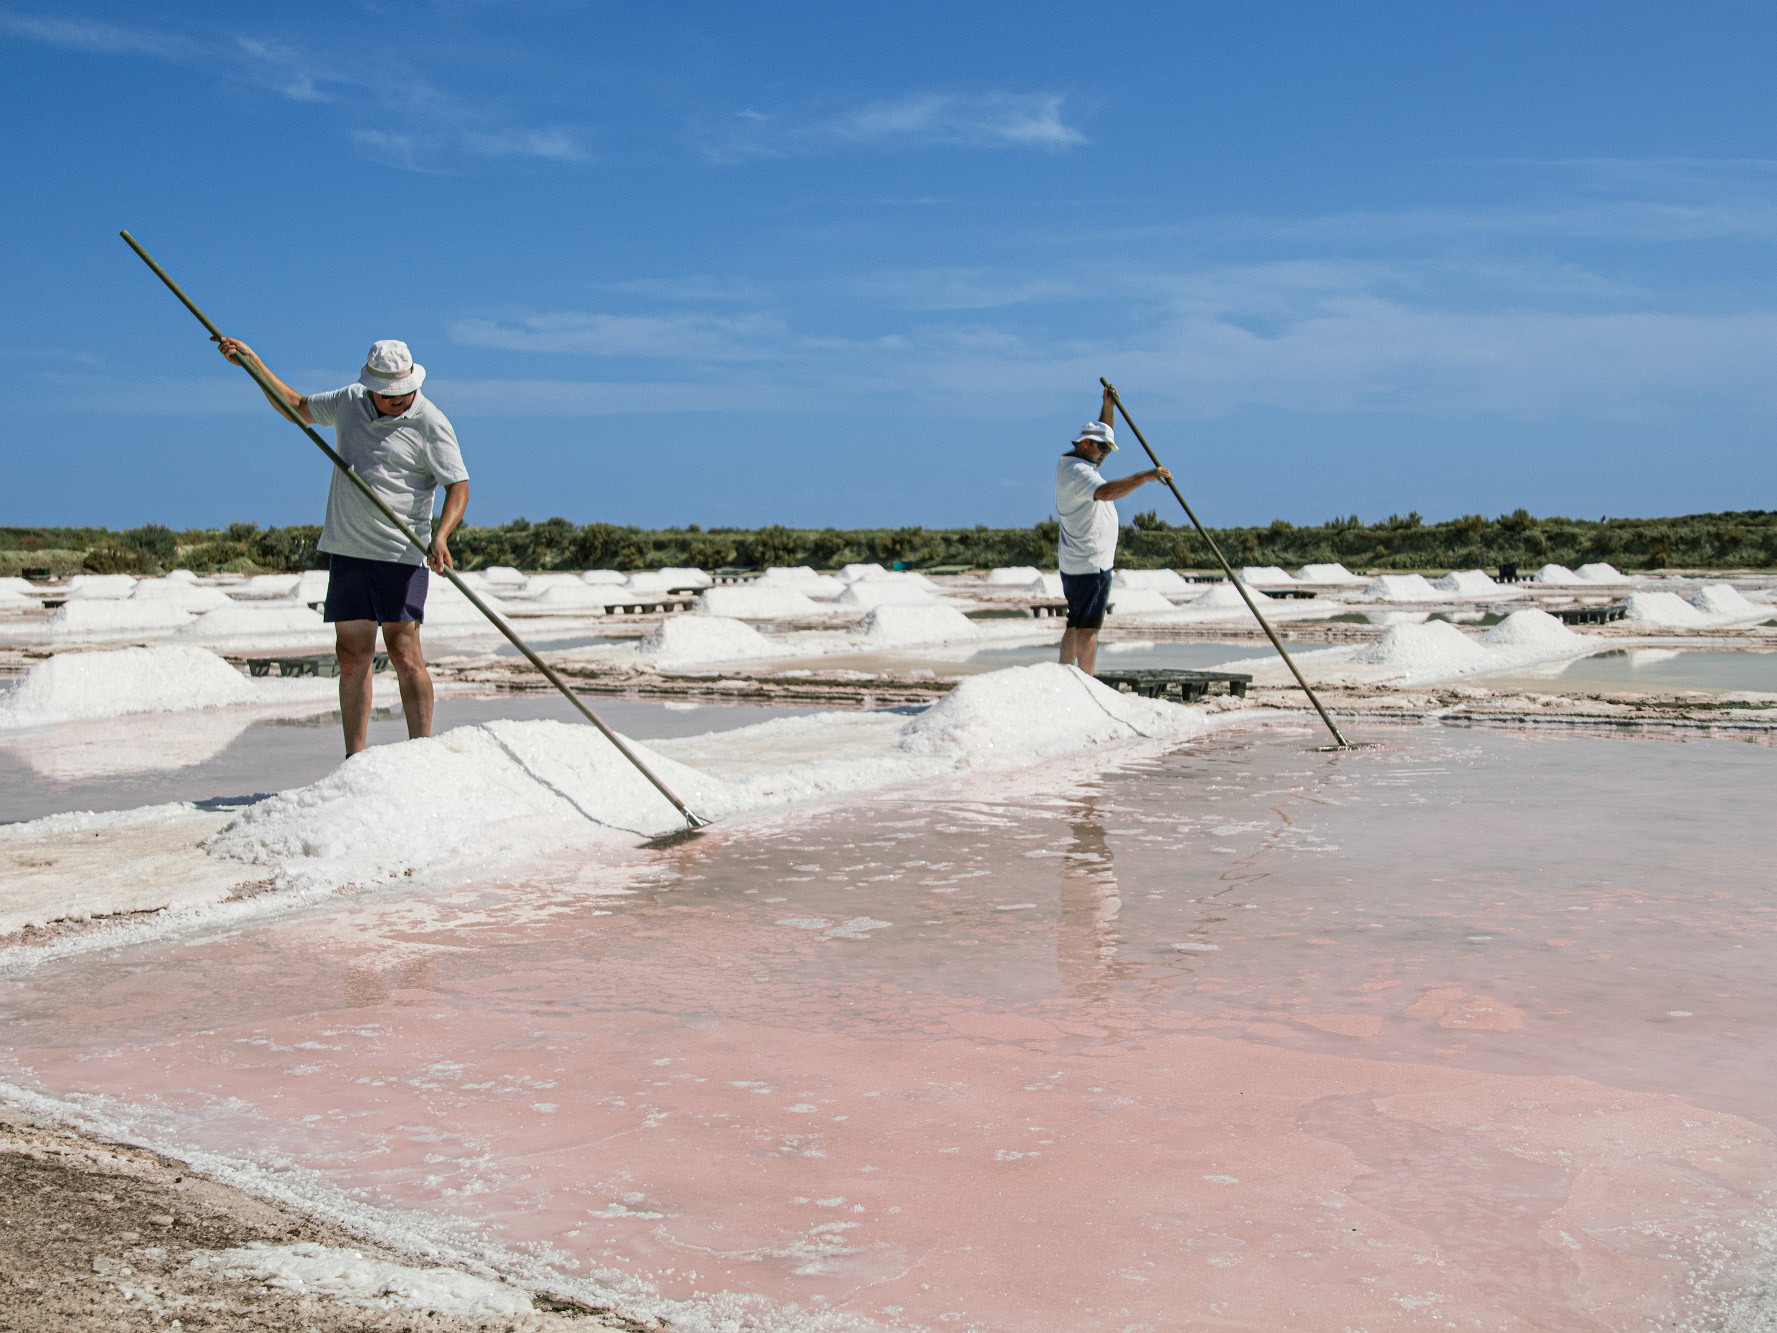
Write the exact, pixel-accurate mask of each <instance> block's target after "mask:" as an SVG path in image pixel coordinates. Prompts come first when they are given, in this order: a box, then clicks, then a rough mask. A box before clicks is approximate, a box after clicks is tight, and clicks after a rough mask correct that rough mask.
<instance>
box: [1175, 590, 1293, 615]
mask: <svg viewBox="0 0 1777 1333" xmlns="http://www.w3.org/2000/svg"><path fill="white" fill-rule="evenodd" d="M1246 591H1247V595H1248V596H1249V597H1251V598H1252V599H1253V601H1255V602H1260V603H1263V602H1274V601H1276V600H1277V599H1276V598H1275V597H1267V596H1266V595H1265V594H1264V593H1262V592H1260V591H1259V590H1258V589H1257V588H1248V589H1247V590H1246ZM1186 605H1187V606H1189V607H1190V608H1191V609H1192V610H1193V611H1227V610H1235V609H1238V610H1241V611H1244V610H1246V603H1245V602H1243V601H1242V600H1241V599H1240V592H1239V590H1238V589H1236V588H1235V587H1234V585H1233V584H1231V583H1218V584H1216V585H1215V586H1213V587H1212V588H1210V590H1209V591H1208V592H1206V593H1204V594H1203V595H1202V596H1200V597H1193V598H1192V599H1191V600H1190V601H1189V602H1187V603H1186Z"/></svg>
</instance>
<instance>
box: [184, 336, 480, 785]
mask: <svg viewBox="0 0 1777 1333" xmlns="http://www.w3.org/2000/svg"><path fill="white" fill-rule="evenodd" d="M217 342H218V345H219V346H220V347H221V349H222V355H223V356H225V357H227V358H228V360H229V361H231V362H233V363H234V364H236V365H241V364H243V363H244V361H246V360H249V359H250V360H251V362H252V365H253V367H254V368H255V369H257V370H258V372H259V377H262V378H263V383H262V384H261V385H260V387H261V389H262V391H264V392H265V395H266V397H267V398H268V399H270V400H271V403H272V406H273V407H276V408H278V409H279V410H280V412H283V413H286V414H288V415H290V416H293V417H295V418H296V419H297V420H298V421H303V422H307V423H308V424H310V425H314V426H331V427H333V431H334V435H335V438H336V440H337V448H338V451H339V453H340V454H341V455H342V456H343V457H344V458H345V460H346V462H347V463H349V464H351V467H352V470H353V471H354V472H356V473H357V474H358V475H359V476H360V477H362V478H363V479H364V480H365V481H366V482H368V483H369V484H370V486H371V487H372V488H373V489H374V490H375V491H376V493H377V494H378V495H380V496H382V497H383V499H384V501H385V502H386V503H387V504H388V505H389V507H390V508H391V509H393V510H394V511H395V513H396V514H397V515H399V516H400V517H401V518H402V519H403V520H404V521H405V522H406V523H407V525H408V526H409V527H410V528H412V529H413V531H414V534H415V535H416V536H417V537H419V539H420V541H421V542H424V543H428V544H429V550H428V551H427V553H426V555H425V557H424V558H423V559H422V557H421V555H420V553H419V551H418V550H417V549H416V548H415V547H414V545H413V544H412V543H411V542H409V541H408V540H407V538H406V537H405V536H404V535H403V534H402V532H401V530H400V529H399V528H397V527H396V526H395V525H394V524H392V523H390V522H389V521H388V519H386V518H385V517H384V516H383V515H382V514H381V513H379V512H378V511H377V508H376V506H375V505H373V504H371V502H370V501H369V500H367V499H365V497H364V496H363V495H362V494H361V493H360V492H359V490H358V489H357V487H355V486H353V485H352V484H351V482H350V481H349V480H348V479H347V478H346V477H345V475H344V474H343V473H341V472H339V471H338V470H335V471H334V473H333V483H332V485H331V487H330V488H329V489H328V492H327V519H326V522H325V524H324V525H323V526H322V528H321V540H320V543H319V546H320V549H321V550H323V551H325V552H326V553H327V555H328V557H329V561H328V569H329V572H328V579H327V608H326V613H325V614H326V618H327V620H328V621H329V622H330V623H331V624H332V625H333V633H334V650H335V652H336V653H337V654H338V656H339V711H340V719H341V722H342V723H343V725H344V727H345V738H346V753H347V754H348V755H353V754H356V753H357V752H358V751H360V750H362V749H363V748H364V746H365V745H366V743H367V742H368V737H369V727H370V700H371V683H370V676H371V664H372V661H373V660H374V658H375V656H376V634H377V630H378V628H379V627H380V628H381V630H382V636H383V644H384V646H385V647H386V648H387V649H388V652H389V661H390V662H391V663H392V664H393V665H394V667H395V676H396V679H397V680H398V681H399V682H400V685H401V710H402V712H403V713H405V714H406V716H407V734H408V736H409V737H418V736H430V735H431V734H432V677H431V675H430V674H429V673H428V672H427V671H426V659H425V655H424V654H423V653H422V652H421V649H420V624H421V623H422V622H423V621H424V620H425V618H426V585H427V581H428V580H427V575H426V568H427V566H428V565H429V566H431V568H433V569H435V570H438V571H440V572H442V571H443V570H445V569H448V568H450V566H451V559H450V548H449V547H448V546H447V545H446V544H445V543H446V541H447V539H448V538H449V537H450V534H451V531H452V529H454V528H455V527H456V526H457V524H458V523H460V522H461V521H462V518H463V511H464V510H465V509H467V508H468V506H469V473H468V472H467V470H465V469H464V467H463V455H462V451H461V450H460V449H458V448H457V435H456V432H455V431H454V430H452V429H451V424H450V422H449V421H448V420H446V419H445V416H444V413H442V412H440V411H439V410H438V409H437V408H436V407H434V406H433V405H432V403H431V402H430V401H429V400H427V399H426V398H425V397H424V396H423V395H422V394H421V393H420V385H421V383H422V382H424V380H425V378H426V368H425V367H424V366H418V365H415V364H414V360H413V355H412V353H410V352H409V351H408V349H407V344H406V343H404V342H398V341H396V340H395V339H393V338H388V339H384V340H383V341H381V342H377V343H374V344H372V345H371V348H370V353H369V355H368V356H366V357H365V359H364V369H363V370H362V371H361V372H360V373H359V375H358V382H357V383H356V384H348V385H346V386H345V388H343V389H335V390H333V391H332V392H331V393H319V394H315V395H313V396H312V397H305V396H303V395H302V394H299V393H297V392H296V391H295V390H294V389H292V388H290V387H289V386H288V385H287V384H285V383H284V382H283V381H282V380H280V379H279V378H278V377H277V376H276V375H273V374H272V373H271V370H270V369H269V368H268V367H267V366H266V364H265V362H263V361H261V360H260V359H259V358H258V356H256V355H255V354H254V352H253V349H252V348H250V347H248V346H247V345H246V344H245V343H243V342H240V341H239V340H238V339H235V338H220V339H218V340H217ZM267 385H269V386H270V388H269V389H268V388H266V386H267ZM274 394H275V395H276V396H275V397H274ZM440 486H442V487H444V513H443V514H442V515H440V516H439V519H438V528H437V531H436V532H434V531H432V501H433V497H434V493H435V491H436V490H437V488H438V487H440Z"/></svg>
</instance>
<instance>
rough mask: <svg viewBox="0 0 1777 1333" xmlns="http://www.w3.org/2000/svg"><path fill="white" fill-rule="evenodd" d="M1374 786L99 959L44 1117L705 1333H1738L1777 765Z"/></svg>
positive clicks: (34, 1031)
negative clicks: (153, 1148)
mask: <svg viewBox="0 0 1777 1333" xmlns="http://www.w3.org/2000/svg"><path fill="white" fill-rule="evenodd" d="M1367 738H1369V739H1374V740H1378V741H1380V742H1381V744H1380V746H1379V747H1378V748H1375V749H1369V750H1363V751H1358V752H1350V753H1343V754H1326V753H1317V752H1315V751H1314V750H1313V749H1312V748H1311V747H1312V746H1313V745H1314V744H1315V739H1314V738H1313V737H1311V736H1309V735H1308V734H1307V733H1305V732H1297V731H1291V732H1253V733H1245V734H1236V735H1224V736H1222V737H1220V738H1219V739H1215V740H1212V741H1209V742H1205V743H1200V744H1196V745H1191V746H1187V747H1184V748H1181V749H1179V750H1177V751H1175V752H1173V753H1172V754H1170V755H1168V756H1165V757H1163V758H1157V759H1149V760H1142V761H1139V762H1134V761H1132V762H1129V763H1127V764H1125V766H1123V767H1122V768H1118V769H1110V770H1108V771H1107V770H1103V769H1088V768H1084V767H1081V768H1076V769H1074V770H1072V772H1071V773H1069V772H1063V771H1051V772H1049V773H1048V774H1047V775H1046V777H1045V778H1044V779H1043V780H1042V781H1041V782H1037V781H1035V780H1034V779H1032V778H1030V777H1028V776H1027V777H1026V778H1025V779H1023V780H1022V785H1021V788H1020V790H1019V794H1012V788H1011V786H1010V785H1009V780H1008V781H1007V783H1006V784H1005V785H1002V786H1000V787H998V788H996V787H994V786H992V785H991V784H990V783H989V780H987V779H980V780H978V781H977V785H975V786H974V787H963V786H956V785H949V786H945V787H944V788H942V789H933V790H930V791H920V792H911V793H906V792H904V793H899V794H896V793H889V794H883V795H876V796H872V797H871V799H870V800H868V801H867V802H856V803H854V804H851V805H845V806H831V807H827V808H826V809H824V810H819V811H805V812H801V813H800V814H798V815H795V816H790V815H786V816H783V817H781V818H776V819H772V820H762V821H757V822H750V823H745V824H736V825H734V826H731V827H728V828H719V829H717V830H715V831H714V832H712V833H711V834H710V835H709V836H706V837H705V838H703V839H701V840H698V841H695V842H692V843H689V844H686V845H685V846H683V847H681V848H679V849H677V850H676V851H673V852H671V853H668V854H663V855H659V856H657V857H654V858H652V859H646V860H642V861H639V862H638V863H636V864H635V865H634V866H632V867H631V868H629V869H627V870H602V871H595V872H594V871H585V870H582V869H581V868H579V867H576V866H573V865H566V864H563V865H558V866H532V867H528V868H527V867H517V866H515V867H514V868H513V871H512V874H511V876H510V877H509V878H507V879H504V880H500V881H498V882H477V883H472V884H464V885H459V886H456V887H449V888H440V887H437V886H433V887H431V888H425V887H416V886H414V885H403V886H402V887H401V888H399V889H389V890H382V891H378V892H375V893H368V894H361V895H356V896H351V897H343V898H336V899H334V900H332V901H330V902H329V903H327V904H326V905H325V907H318V908H309V909H305V910H302V911H300V912H296V913H292V914H291V915H289V916H286V917H283V918H280V919H276V920H272V921H269V922H264V923H259V924H248V925H236V926H233V927H231V928H229V929H227V930H217V931H214V932H210V933H202V934H197V935H191V936H185V937H181V938H178V939H176V940H170V941H167V942H163V943H147V944H140V945H136V946H132V947H129V948H124V949H119V950H115V951H111V952H107V953H103V954H90V955H85V956H77V957H72V958H67V959H63V960H61V961H59V962H54V963H49V964H45V965H43V966H42V967H40V968H39V969H38V970H36V971H35V972H32V973H29V974H24V975H15V976H14V977H12V978H11V979H9V980H7V981H5V982H4V983H3V984H0V992H3V993H4V997H5V998H4V1004H5V1007H6V1012H7V1015H8V1021H7V1025H6V1037H5V1045H4V1047H0V1073H3V1075H4V1077H5V1078H7V1079H8V1080H9V1081H12V1082H14V1083H16V1084H18V1085H21V1086H23V1087H25V1088H29V1089H33V1090H35V1091H38V1092H41V1093H43V1094H46V1095H49V1096H52V1097H56V1098H72V1099H76V1100H78V1101H79V1103H80V1105H81V1106H82V1107H83V1108H84V1109H85V1110H86V1111H87V1112H89V1113H92V1114H97V1115H102V1116H105V1117H107V1118H108V1119H109V1122H110V1123H111V1125H112V1126H113V1128H115V1129H118V1130H128V1129H130V1128H134V1129H135V1130H137V1131H139V1132H141V1133H142V1134H144V1135H146V1136H147V1137H149V1138H151V1139H152V1140H153V1141H155V1142H156V1143H159V1144H162V1145H169V1146H179V1145H183V1146H184V1147H186V1148H188V1149H191V1150H201V1151H206V1152H210V1153H214V1154H220V1155H223V1156H226V1157H231V1158H233V1159H235V1160H236V1161H238V1162H244V1163H256V1164H258V1165H259V1166H261V1167H263V1168H265V1169H266V1170H267V1171H268V1172H269V1173H270V1174H268V1175H266V1176H265V1179H266V1180H267V1181H268V1182H271V1184H270V1185H269V1186H268V1187H270V1188H277V1189H281V1190H286V1191H290V1192H292V1193H293V1194H294V1195H297V1196H302V1197H307V1198H309V1199H310V1200H311V1201H314V1202H317V1203H320V1204H325V1205H328V1206H336V1207H338V1208H340V1209H343V1210H345V1211H347V1212H350V1211H351V1210H353V1209H371V1210H374V1211H373V1213H372V1214H370V1215H371V1216H374V1217H375V1218H378V1219H380V1222H381V1225H383V1226H384V1227H385V1228H386V1229H387V1230H389V1231H390V1232H391V1234H395V1233H403V1232H405V1234H408V1235H421V1234H423V1235H426V1236H429V1237H431V1238H432V1240H433V1241H435V1242H436V1243H438V1244H441V1245H445V1246H446V1247H447V1248H448V1247H449V1246H453V1245H454V1246H457V1247H458V1248H459V1252H473V1251H477V1250H478V1249H480V1250H481V1251H483V1252H486V1253H490V1254H495V1255H496V1257H498V1258H499V1259H500V1262H502V1263H503V1264H505V1265H506V1266H507V1268H508V1269H509V1271H523V1272H526V1273H528V1275H529V1276H530V1278H531V1279H532V1280H544V1279H548V1280H551V1281H553V1284H554V1285H555V1286H557V1287H559V1288H561V1289H563V1290H577V1291H578V1292H579V1293H580V1294H581V1295H582V1296H584V1297H587V1298H592V1299H605V1300H614V1301H616V1302H617V1303H618V1304H619V1305H620V1306H621V1308H623V1309H624V1311H625V1312H627V1313H629V1314H631V1315H633V1316H636V1317H638V1318H639V1317H645V1316H649V1315H654V1316H670V1317H671V1318H672V1319H673V1320H674V1321H675V1322H674V1327H677V1328H682V1329H701V1328H709V1329H714V1328H718V1327H732V1325H727V1324H722V1323H720V1322H719V1320H720V1319H723V1318H729V1317H734V1316H736V1315H737V1314H738V1313H739V1312H741V1311H742V1310H746V1311H749V1312H750V1313H751V1315H752V1316H753V1317H754V1319H755V1320H756V1322H755V1323H753V1324H750V1325H749V1327H754V1328H760V1329H769V1328H785V1329H788V1328H809V1329H813V1328H822V1329H826V1328H852V1327H860V1328H862V1327H891V1328H920V1329H926V1328H952V1327H955V1328H972V1329H995V1330H1007V1329H1009V1330H1032V1331H1033V1333H1034V1331H1037V1330H1042V1331H1044V1333H1047V1331H1050V1330H1055V1329H1058V1328H1079V1329H1088V1328H1090V1329H1100V1328H1106V1329H1149V1330H1159V1329H1173V1328H1182V1327H1226V1328H1250V1329H1267V1330H1271V1329H1304V1330H1321V1329H1328V1328H1364V1329H1394V1328H1399V1329H1418V1328H1425V1327H1446V1326H1448V1327H1460V1328H1488V1329H1513V1330H1528V1329H1546V1328H1557V1327H1558V1328H1573V1329H1582V1328H1598V1329H1604V1328H1609V1329H1642V1328H1646V1329H1652V1328H1656V1327H1657V1328H1672V1327H1695V1328H1704V1327H1719V1326H1722V1325H1723V1322H1724V1321H1725V1320H1726V1318H1727V1316H1728V1313H1729V1311H1730V1307H1731V1306H1732V1305H1733V1302H1734V1300H1735V1299H1736V1297H1735V1293H1738V1292H1743V1291H1745V1290H1747V1289H1749V1288H1750V1287H1751V1286H1753V1285H1754V1284H1756V1283H1758V1282H1760V1281H1761V1280H1762V1281H1766V1282H1767V1283H1768V1279H1769V1277H1770V1276H1771V1275H1770V1273H1769V1272H1768V1271H1762V1272H1761V1270H1760V1269H1759V1267H1758V1265H1760V1264H1761V1263H1763V1264H1768V1262H1769V1259H1768V1253H1769V1251H1768V1250H1764V1251H1761V1250H1760V1248H1759V1247H1760V1237H1761V1236H1762V1237H1763V1238H1764V1240H1765V1241H1766V1242H1768V1241H1769V1240H1770V1239H1771V1236H1772V1234H1773V1233H1772V1230H1771V1228H1772V1213H1771V1211H1770V1210H1771V1203H1772V1193H1771V1192H1772V1190H1773V1188H1774V1187H1777V1136H1774V1131H1777V1062H1773V1061H1772V1060H1771V1059H1770V1058H1769V1053H1770V1051H1771V1049H1772V1043H1773V1038H1777V1003H1774V1001H1777V981H1774V980H1773V976H1772V972H1771V968H1770V966H1769V958H1770V950H1771V948H1772V946H1773V944H1777V938H1774V937H1777V906H1774V905H1773V903H1772V901H1771V898H1770V888H1769V876H1768V874H1767V873H1766V871H1765V870H1764V868H1763V866H1764V862H1765V857H1764V855H1763V851H1764V847H1763V842H1764V839H1763V835H1761V834H1758V833H1757V832H1756V830H1758V829H1760V828H1763V827H1764V826H1765V825H1766V823H1767V822H1768V818H1767V812H1766V806H1767V805H1768V799H1769V793H1770V791H1771V790H1772V789H1773V782H1774V780H1777V750H1774V749H1770V748H1764V747H1760V746H1754V745H1749V744H1744V743H1736V742H1727V741H1718V740H1709V741H1693V742H1688V743H1678V742H1668V741H1649V740H1616V739H1590V738H1575V737H1562V738H1559V739H1548V738H1545V737H1543V736H1539V735H1535V734H1514V733H1508V732H1502V731H1484V730H1467V729H1465V730H1460V731H1458V730H1452V729H1446V728H1441V727H1437V726H1424V727H1415V728H1399V729H1371V730H1370V731H1369V732H1368V733H1367ZM1760 1253H1763V1254H1764V1255H1765V1256H1766V1257H1765V1258H1762V1259H1761V1258H1760V1257H1759V1255H1760ZM552 1275H553V1276H552ZM1747 1299H1749V1300H1750V1299H1752V1298H1750V1297H1749V1298H1747ZM1740 1314H1741V1315H1742V1316H1745V1315H1746V1314H1747V1310H1746V1309H1744V1308H1743V1309H1742V1310H1741V1311H1740ZM1769 1314H1770V1312H1769V1310H1768V1308H1767V1309H1766V1310H1765V1311H1764V1315H1763V1317H1766V1318H1768V1317H1769ZM1752 1317H1753V1318H1757V1317H1759V1316H1757V1315H1753V1316H1752ZM1745 1326H1746V1327H1756V1326H1762V1325H1758V1324H1754V1323H1750V1322H1749V1323H1747V1324H1745Z"/></svg>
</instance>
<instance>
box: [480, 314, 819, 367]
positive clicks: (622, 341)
mask: <svg viewBox="0 0 1777 1333" xmlns="http://www.w3.org/2000/svg"><path fill="white" fill-rule="evenodd" d="M784 336H785V332H784V327H783V323H782V321H781V320H779V319H777V318H776V317H775V316H772V315H767V314H762V313H761V314H753V315H744V316H739V317H723V316H715V315H614V314H600V313H593V314H578V313H565V314H539V315H528V316H525V317H523V318H520V319H515V320H493V319H465V320H459V321H457V322H456V323H455V324H453V325H451V337H452V338H453V339H454V340H456V341H457V342H459V343H463V344H466V345H468V346H471V347H493V348H499V349H500V350H502V351H508V352H541V353H550V354H567V355H574V356H609V357H646V358H656V359H658V358H666V359H669V360H674V361H741V360H749V361H750V360H758V359H761V358H769V357H773V356H777V355H780V354H781V351H782V343H783V341H784Z"/></svg>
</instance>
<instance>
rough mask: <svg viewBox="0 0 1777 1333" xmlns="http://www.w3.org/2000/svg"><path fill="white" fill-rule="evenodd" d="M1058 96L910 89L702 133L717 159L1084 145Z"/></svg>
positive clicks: (757, 117)
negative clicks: (820, 112) (830, 109)
mask: <svg viewBox="0 0 1777 1333" xmlns="http://www.w3.org/2000/svg"><path fill="white" fill-rule="evenodd" d="M1065 100H1066V99H1065V98H1064V97H1063V96H1062V95H1061V94H1059V93H935V92H919V93H908V94H906V95H905V96H902V97H896V98H888V99H884V100H880V101H874V102H867V103H864V104H863V105H861V106H856V107H851V108H849V109H847V110H844V111H841V112H839V113H837V114H834V115H825V116H814V117H801V118H798V117H795V116H786V115H774V114H768V113H765V112H760V111H753V110H748V111H742V112H740V113H738V114H737V115H735V116H734V117H733V118H732V120H730V121H729V122H728V123H727V124H725V125H723V126H721V127H719V128H718V129H716V130H715V131H714V132H712V133H707V134H705V135H704V151H705V152H706V153H708V154H709V155H710V156H711V157H712V158H715V159H717V160H719V161H742V160H745V159H748V158H759V157H786V156H791V155H795V154H802V153H819V152H831V151H833V150H835V149H838V148H845V147H868V148H901V147H946V148H1037V149H1046V150H1049V151H1060V150H1064V149H1068V148H1073V147H1076V146H1078V145H1080V144H1083V143H1085V142H1087V139H1086V136H1085V135H1084V134H1083V133H1082V132H1081V131H1080V130H1078V129H1076V128H1075V127H1074V126H1072V125H1069V124H1068V123H1067V122H1066V121H1065V120H1064V119H1063V118H1062V108H1063V104H1064V102H1065Z"/></svg>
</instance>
